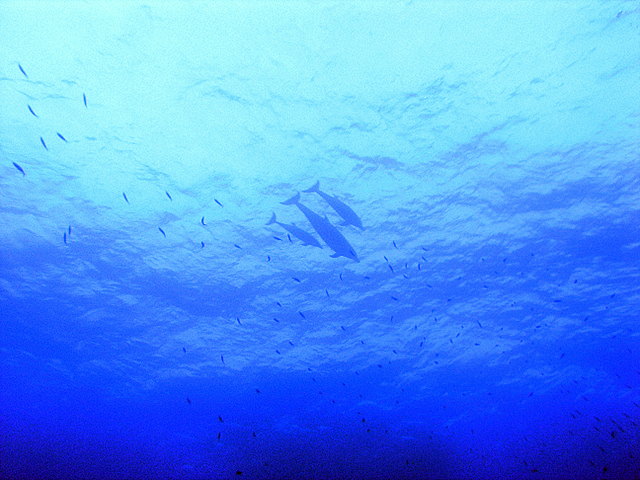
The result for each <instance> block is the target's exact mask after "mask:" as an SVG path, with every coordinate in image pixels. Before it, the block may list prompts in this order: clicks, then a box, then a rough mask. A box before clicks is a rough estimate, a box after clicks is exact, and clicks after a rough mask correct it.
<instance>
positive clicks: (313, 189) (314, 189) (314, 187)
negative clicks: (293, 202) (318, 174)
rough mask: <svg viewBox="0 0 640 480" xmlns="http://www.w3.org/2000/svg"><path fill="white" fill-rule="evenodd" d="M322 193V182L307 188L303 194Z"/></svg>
mask: <svg viewBox="0 0 640 480" xmlns="http://www.w3.org/2000/svg"><path fill="white" fill-rule="evenodd" d="M319 191H320V180H318V181H317V182H316V183H314V184H313V187H311V188H307V189H306V190H303V192H307V193H311V192H319Z"/></svg>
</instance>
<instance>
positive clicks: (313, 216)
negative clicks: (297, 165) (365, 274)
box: [282, 192, 360, 262]
mask: <svg viewBox="0 0 640 480" xmlns="http://www.w3.org/2000/svg"><path fill="white" fill-rule="evenodd" d="M282 204H283V205H295V206H296V207H298V208H299V209H300V211H301V212H302V213H303V214H304V216H305V217H307V220H309V223H310V224H311V226H312V227H313V228H314V230H315V231H316V232H317V233H318V235H320V238H322V240H324V243H326V244H327V245H329V247H330V248H331V250H333V251H334V252H335V253H334V254H333V255H331V257H333V258H337V257H345V258H350V259H352V260H355V261H356V262H359V261H360V260H359V259H358V255H357V254H356V252H355V251H354V250H353V247H352V246H351V245H350V244H349V242H348V241H347V239H346V238H344V236H343V235H342V234H341V233H340V232H339V231H338V229H337V228H336V227H334V226H333V225H331V222H329V220H328V219H327V217H324V218H323V217H321V216H320V215H318V214H317V213H316V212H314V211H313V210H309V209H308V208H307V207H305V206H304V205H303V204H302V203H300V193H299V192H298V193H296V194H295V195H294V196H293V197H291V198H290V199H289V200H286V201H284V202H282Z"/></svg>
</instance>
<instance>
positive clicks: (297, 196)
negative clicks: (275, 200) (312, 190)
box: [280, 192, 300, 205]
mask: <svg viewBox="0 0 640 480" xmlns="http://www.w3.org/2000/svg"><path fill="white" fill-rule="evenodd" d="M299 201H300V192H298V193H296V194H295V195H294V196H293V197H291V198H290V199H289V200H285V201H284V202H280V203H282V205H296V204H297V203H298V202H299Z"/></svg>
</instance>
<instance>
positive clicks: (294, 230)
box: [266, 213, 322, 248]
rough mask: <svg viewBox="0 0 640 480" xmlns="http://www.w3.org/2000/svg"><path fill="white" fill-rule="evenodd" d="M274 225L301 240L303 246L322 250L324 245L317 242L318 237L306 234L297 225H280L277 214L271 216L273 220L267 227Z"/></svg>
mask: <svg viewBox="0 0 640 480" xmlns="http://www.w3.org/2000/svg"><path fill="white" fill-rule="evenodd" d="M274 223H276V224H278V225H280V226H281V227H282V228H284V229H285V230H286V231H287V232H289V233H290V234H291V235H293V236H294V237H296V238H297V239H299V240H301V241H302V244H303V245H310V246H312V247H318V248H322V245H320V242H319V241H318V240H316V237H314V236H313V235H311V234H310V233H307V232H305V231H304V230H302V229H301V228H299V227H296V226H295V225H289V224H286V223H280V222H279V221H278V220H276V214H275V213H273V214H271V219H270V220H269V221H268V222H267V223H266V224H267V225H272V224H274Z"/></svg>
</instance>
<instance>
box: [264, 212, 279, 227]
mask: <svg viewBox="0 0 640 480" xmlns="http://www.w3.org/2000/svg"><path fill="white" fill-rule="evenodd" d="M272 223H276V214H275V213H272V214H271V219H270V220H269V221H268V222H267V223H265V225H271V224H272Z"/></svg>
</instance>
